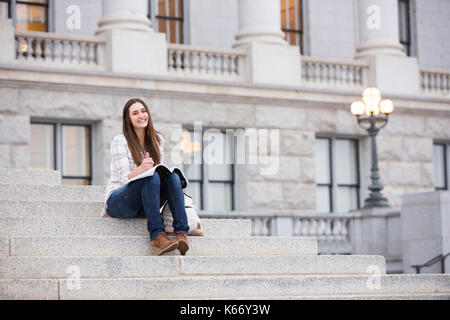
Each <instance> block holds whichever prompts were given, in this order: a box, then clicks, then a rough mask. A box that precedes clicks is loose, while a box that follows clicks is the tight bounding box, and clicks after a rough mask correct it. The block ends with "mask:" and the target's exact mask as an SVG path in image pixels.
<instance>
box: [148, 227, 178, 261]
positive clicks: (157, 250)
mask: <svg viewBox="0 0 450 320" xmlns="http://www.w3.org/2000/svg"><path fill="white" fill-rule="evenodd" d="M150 246H151V247H152V249H153V252H154V254H155V255H157V256H159V255H162V254H163V253H166V252H170V251H173V250H175V249H176V248H177V247H178V240H170V239H169V238H168V237H167V235H166V234H165V233H164V232H162V233H160V234H158V236H157V237H156V238H155V239H153V240H152V241H150Z"/></svg>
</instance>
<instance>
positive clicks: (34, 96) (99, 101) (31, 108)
mask: <svg viewBox="0 0 450 320" xmlns="http://www.w3.org/2000/svg"><path fill="white" fill-rule="evenodd" d="M19 105H20V106H21V109H22V110H23V112H26V113H27V114H29V115H30V116H36V117H48V118H59V119H71V120H73V119H81V120H102V119H105V118H111V117H118V116H121V113H120V114H118V113H117V111H116V108H115V107H114V96H113V95H107V94H93V93H84V92H70V91H51V90H35V89H21V91H20V94H19Z"/></svg>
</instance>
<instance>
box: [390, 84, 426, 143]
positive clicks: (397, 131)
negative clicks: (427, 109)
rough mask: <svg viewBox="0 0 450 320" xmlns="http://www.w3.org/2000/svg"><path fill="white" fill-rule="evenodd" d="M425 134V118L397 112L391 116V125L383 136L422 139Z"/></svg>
mask: <svg viewBox="0 0 450 320" xmlns="http://www.w3.org/2000/svg"><path fill="white" fill-rule="evenodd" d="M382 92H383V91H382ZM424 133H425V120H424V117H421V116H416V115H407V114H398V113H397V114H396V113H395V112H394V113H392V114H391V115H390V116H389V123H388V124H387V125H386V127H384V128H383V134H384V135H390V136H408V137H421V136H424Z"/></svg>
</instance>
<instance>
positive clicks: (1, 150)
mask: <svg viewBox="0 0 450 320" xmlns="http://www.w3.org/2000/svg"><path fill="white" fill-rule="evenodd" d="M0 168H11V153H10V146H9V145H8V144H3V145H0Z"/></svg>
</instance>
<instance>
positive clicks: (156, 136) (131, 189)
mask: <svg viewBox="0 0 450 320" xmlns="http://www.w3.org/2000/svg"><path fill="white" fill-rule="evenodd" d="M122 131H123V134H120V135H117V136H115V137H114V138H113V140H112V142H111V177H110V179H109V182H108V186H107V188H106V194H105V208H104V210H103V213H102V215H103V216H106V215H109V216H111V217H113V218H135V217H142V216H145V217H146V218H147V229H148V231H149V233H150V240H151V241H150V246H151V247H152V249H153V252H154V253H155V254H156V255H161V254H163V253H166V252H170V251H173V250H175V249H179V250H180V252H181V254H182V255H184V254H185V253H186V251H187V250H189V242H188V240H187V234H188V231H189V226H188V222H187V221H188V220H187V216H186V209H185V203H184V194H183V190H182V184H181V179H184V177H180V176H179V175H178V174H177V173H175V172H173V173H171V174H169V175H167V176H166V177H164V178H163V179H161V178H160V175H159V174H158V172H156V171H155V173H154V174H153V176H149V177H146V178H142V179H138V180H135V181H132V182H130V183H128V184H125V183H126V182H127V180H129V179H131V178H133V177H135V176H137V175H138V174H140V173H142V172H145V171H147V170H148V169H151V168H152V167H153V166H156V165H157V164H160V163H161V158H162V154H163V146H164V141H163V137H162V134H161V132H159V131H157V130H155V128H154V127H153V121H152V117H151V115H150V111H149V109H148V107H147V105H146V104H145V102H144V101H143V100H142V99H139V98H134V99H130V100H129V101H128V102H127V103H126V104H125V106H124V108H123V125H122ZM166 200H167V201H168V202H169V208H170V210H171V211H172V215H173V228H174V232H175V234H176V235H177V239H176V240H170V239H169V238H168V237H167V234H166V233H165V230H164V222H163V219H162V217H161V214H160V207H161V206H162V205H163V204H164V203H165V202H166Z"/></svg>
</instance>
